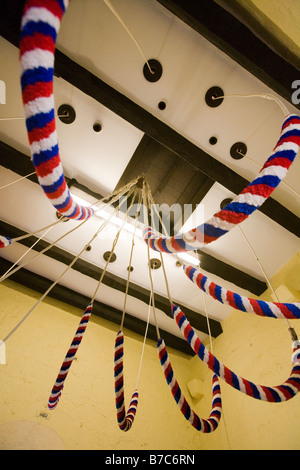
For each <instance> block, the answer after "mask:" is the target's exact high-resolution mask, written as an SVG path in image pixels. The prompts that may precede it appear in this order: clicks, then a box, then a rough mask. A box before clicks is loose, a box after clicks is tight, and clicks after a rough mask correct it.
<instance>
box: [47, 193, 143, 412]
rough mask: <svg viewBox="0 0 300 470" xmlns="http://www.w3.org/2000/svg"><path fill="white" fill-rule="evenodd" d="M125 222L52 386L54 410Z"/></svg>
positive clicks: (49, 404)
mask: <svg viewBox="0 0 300 470" xmlns="http://www.w3.org/2000/svg"><path fill="white" fill-rule="evenodd" d="M132 192H133V189H132V188H131V189H130V190H129V191H128V194H127V197H129V196H130V195H131V193H132ZM135 193H136V189H135V190H134V195H133V199H132V203H131V204H133V202H134V199H135ZM130 207H131V205H130V206H129V207H128V209H127V213H126V216H127V215H128V212H129V210H130ZM115 210H117V209H115ZM107 223H108V220H106V221H105V222H104V223H103V224H102V226H101V228H103V227H104V226H106V225H107ZM124 223H125V219H124V221H123V224H122V226H121V228H120V229H119V230H118V232H117V234H116V236H115V239H114V241H113V244H112V249H111V251H110V254H109V256H108V259H107V260H106V264H105V267H104V269H103V271H102V273H101V276H100V279H99V281H98V283H97V286H96V289H95V291H94V295H93V297H92V299H91V301H90V303H89V305H88V306H87V308H86V310H85V312H84V314H83V316H82V318H81V320H80V323H79V327H78V329H77V331H76V334H75V336H74V338H73V341H72V343H71V346H70V348H69V350H68V352H67V354H66V356H65V359H64V361H63V363H62V366H61V368H60V371H59V373H58V376H57V379H56V381H55V384H54V386H53V388H52V391H51V394H50V397H49V400H48V408H49V409H50V410H53V409H54V408H56V406H57V404H58V401H59V398H60V396H61V393H62V389H63V387H64V383H65V380H66V378H67V375H68V372H69V369H70V367H71V364H72V362H73V359H74V357H75V354H76V352H77V350H78V348H79V345H80V343H81V340H82V337H83V334H84V332H85V330H86V327H87V324H88V321H89V319H90V316H91V314H92V310H93V303H94V300H95V297H96V295H97V292H98V290H99V287H100V285H101V283H102V280H103V277H104V275H105V273H106V270H107V266H108V264H109V262H110V260H111V257H112V255H113V253H114V250H115V247H116V245H117V242H118V239H119V235H120V232H121V230H122V227H123V225H124ZM101 228H99V229H98V230H97V232H96V233H95V235H94V237H93V239H94V238H95V237H96V236H97V235H98V234H99V233H100V230H101Z"/></svg>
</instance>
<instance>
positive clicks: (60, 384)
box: [48, 302, 93, 410]
mask: <svg viewBox="0 0 300 470" xmlns="http://www.w3.org/2000/svg"><path fill="white" fill-rule="evenodd" d="M92 311H93V303H92V302H90V303H89V305H88V306H87V308H86V309H85V311H84V313H83V315H82V317H81V320H80V323H79V326H78V328H77V331H76V333H75V336H74V338H73V341H72V343H71V346H70V348H69V350H68V352H67V354H66V357H65V359H64V361H63V363H62V366H61V368H60V371H59V374H58V376H57V379H56V381H55V384H54V386H53V388H52V391H51V394H50V397H49V400H48V408H49V410H53V409H54V408H56V406H57V405H58V402H59V399H60V396H61V393H62V390H63V388H64V384H65V380H66V378H67V375H68V372H69V370H70V367H71V365H72V362H73V360H74V357H75V354H76V353H77V350H78V348H79V346H80V343H81V341H82V338H83V335H84V332H85V330H86V327H87V324H88V322H89V319H90V316H91V314H92Z"/></svg>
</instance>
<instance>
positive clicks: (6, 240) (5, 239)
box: [0, 235, 11, 248]
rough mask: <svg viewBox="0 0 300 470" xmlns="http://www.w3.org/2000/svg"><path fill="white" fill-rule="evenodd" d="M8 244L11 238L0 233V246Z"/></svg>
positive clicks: (3, 246)
mask: <svg viewBox="0 0 300 470" xmlns="http://www.w3.org/2000/svg"><path fill="white" fill-rule="evenodd" d="M9 245H11V238H9V237H3V236H2V235H0V248H5V247H6V246H9Z"/></svg>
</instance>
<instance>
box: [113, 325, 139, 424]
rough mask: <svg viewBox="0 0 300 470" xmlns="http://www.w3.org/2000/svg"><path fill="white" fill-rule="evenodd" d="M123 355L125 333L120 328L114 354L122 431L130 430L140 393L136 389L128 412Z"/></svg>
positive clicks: (119, 421)
mask: <svg viewBox="0 0 300 470" xmlns="http://www.w3.org/2000/svg"><path fill="white" fill-rule="evenodd" d="M123 355H124V334H123V332H122V330H120V331H119V332H118V334H117V336H116V341H115V356H114V380H115V399H116V409H117V420H118V425H119V428H120V429H121V431H124V432H126V431H129V429H130V428H131V426H132V423H133V421H134V418H135V414H136V411H137V406H138V401H139V394H138V391H137V390H135V391H134V392H133V394H132V397H131V401H130V404H129V408H128V410H127V413H126V409H125V398H124V377H123Z"/></svg>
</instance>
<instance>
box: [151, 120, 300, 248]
mask: <svg viewBox="0 0 300 470" xmlns="http://www.w3.org/2000/svg"><path fill="white" fill-rule="evenodd" d="M299 146H300V117H299V116H297V115H295V114H290V115H288V116H287V117H286V118H285V120H284V122H283V125H282V129H281V134H280V138H279V140H278V142H277V144H276V146H275V148H274V150H273V152H272V154H271V156H270V157H269V158H268V160H267V161H266V162H265V164H264V165H263V167H262V169H261V170H260V172H259V174H258V175H257V177H256V178H255V179H254V180H253V181H252V182H251V183H250V184H249V185H248V186H247V187H246V188H245V189H244V190H243V191H242V192H241V193H240V194H239V195H238V196H236V197H235V198H234V199H233V200H232V201H231V202H230V204H228V205H227V206H226V207H224V208H223V209H222V210H221V211H219V212H217V213H216V214H214V215H213V217H212V218H211V219H209V220H208V221H207V222H205V223H203V224H201V225H199V226H198V227H195V228H194V229H192V230H190V231H188V232H186V233H184V234H180V235H176V236H173V237H164V236H159V235H157V234H156V233H155V231H154V230H153V229H152V228H151V227H145V228H144V231H143V236H144V240H145V242H146V243H147V244H148V245H150V247H151V248H152V249H153V250H155V251H163V252H166V253H176V252H182V251H191V250H195V249H199V248H202V247H203V246H205V245H207V244H209V243H212V242H213V241H215V240H217V239H218V238H220V237H221V236H223V235H225V234H226V233H228V232H229V231H230V230H232V229H233V228H234V227H236V226H237V225H238V224H240V223H241V222H243V221H244V220H246V219H247V218H248V217H249V216H250V215H251V214H252V213H253V212H254V211H255V210H257V209H258V208H259V207H260V206H261V205H262V204H263V203H264V202H265V201H266V199H267V198H268V197H270V195H271V194H272V193H273V191H274V190H275V188H277V186H278V185H279V183H280V182H281V180H282V179H283V178H284V177H285V176H286V174H287V171H288V170H289V168H290V166H291V164H292V162H293V161H294V159H295V157H296V155H297V152H298V150H299Z"/></svg>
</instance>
